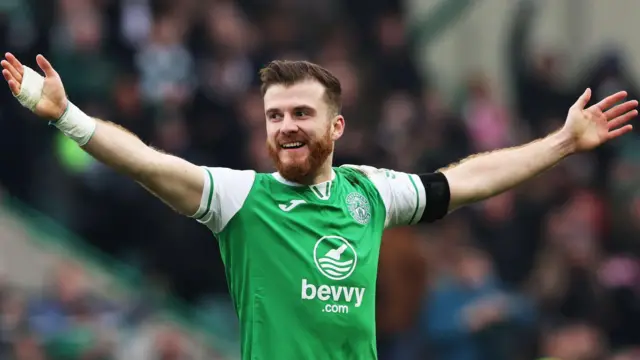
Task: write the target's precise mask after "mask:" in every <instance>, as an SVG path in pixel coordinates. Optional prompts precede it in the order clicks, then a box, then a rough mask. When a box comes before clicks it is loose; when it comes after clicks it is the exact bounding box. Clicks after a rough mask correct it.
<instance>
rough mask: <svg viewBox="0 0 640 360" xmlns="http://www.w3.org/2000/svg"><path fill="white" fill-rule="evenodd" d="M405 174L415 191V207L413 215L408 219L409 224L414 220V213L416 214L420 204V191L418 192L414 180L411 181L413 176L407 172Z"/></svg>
mask: <svg viewBox="0 0 640 360" xmlns="http://www.w3.org/2000/svg"><path fill="white" fill-rule="evenodd" d="M407 176H408V177H409V180H410V181H411V185H413V190H414V191H415V192H416V208H415V209H413V215H411V220H410V221H409V224H413V222H414V220H415V219H416V215H417V214H418V207H419V206H420V193H419V192H418V186H417V185H416V182H415V181H413V177H411V175H409V174H407Z"/></svg>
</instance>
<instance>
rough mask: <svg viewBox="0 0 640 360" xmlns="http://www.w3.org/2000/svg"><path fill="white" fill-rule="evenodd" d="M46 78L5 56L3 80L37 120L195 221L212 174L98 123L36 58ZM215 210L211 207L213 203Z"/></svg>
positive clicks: (123, 131)
mask: <svg viewBox="0 0 640 360" xmlns="http://www.w3.org/2000/svg"><path fill="white" fill-rule="evenodd" d="M36 61H37V62H38V65H39V66H40V68H41V69H42V71H43V72H44V74H45V77H42V76H41V75H40V74H38V73H36V72H35V71H33V70H31V69H30V68H28V67H26V66H23V65H22V64H21V63H20V62H19V61H18V59H16V58H15V56H13V55H11V54H7V55H6V60H3V61H2V63H1V64H2V68H3V70H2V75H3V76H4V78H5V79H6V80H7V82H8V84H9V88H10V89H11V92H12V93H13V94H14V96H15V97H16V98H17V99H18V100H19V101H20V103H21V104H22V105H23V106H25V107H27V108H28V109H29V110H31V111H32V112H34V113H35V114H36V115H38V116H40V117H42V118H45V119H48V120H52V119H53V120H54V125H55V126H56V127H57V128H58V129H60V130H61V131H62V132H63V133H64V134H65V135H66V136H68V137H69V138H71V139H73V140H74V141H76V142H77V143H78V145H80V146H82V148H83V149H84V150H85V151H86V152H88V153H89V154H91V155H92V156H93V157H94V158H96V159H97V160H98V161H100V162H102V163H104V164H106V165H107V166H109V167H111V168H113V169H115V170H116V171H119V172H120V173H123V174H125V175H127V176H129V177H131V178H133V179H134V180H136V181H137V182H138V183H140V184H142V186H144V187H145V188H146V189H147V190H149V191H150V192H151V193H153V194H154V195H155V196H157V197H159V198H160V199H162V200H163V201H164V202H165V203H167V204H168V205H169V206H171V207H172V208H174V209H175V210H176V211H178V212H180V213H182V214H184V215H187V216H196V215H198V213H201V212H203V211H204V210H203V209H201V207H202V206H201V205H202V204H201V203H202V202H205V205H204V206H205V207H206V205H207V204H206V201H205V200H202V199H203V195H205V193H207V191H206V189H205V186H207V183H209V185H211V184H213V182H212V181H209V182H208V180H207V177H208V176H210V172H209V171H206V170H204V168H201V167H198V166H196V165H193V164H191V163H189V162H187V161H185V160H182V159H180V158H177V157H175V156H172V155H168V154H164V153H162V152H160V151H157V150H155V149H153V148H151V147H149V146H147V145H145V144H144V143H143V142H142V141H141V140H140V139H138V137H136V136H135V135H133V134H132V133H130V132H128V131H127V130H125V129H123V128H122V127H119V126H118V125H115V124H113V123H109V122H106V121H102V120H98V119H93V118H91V117H89V116H87V115H86V114H84V113H83V112H82V111H80V110H79V109H78V108H77V107H76V106H75V105H73V104H71V103H70V102H69V101H68V100H67V97H66V93H65V91H64V87H63V85H62V80H61V79H60V76H59V75H58V73H57V72H56V71H55V70H54V69H53V67H52V66H51V64H50V63H49V62H48V61H47V60H46V59H45V58H44V57H43V56H42V55H38V57H37V58H36ZM209 205H210V204H209Z"/></svg>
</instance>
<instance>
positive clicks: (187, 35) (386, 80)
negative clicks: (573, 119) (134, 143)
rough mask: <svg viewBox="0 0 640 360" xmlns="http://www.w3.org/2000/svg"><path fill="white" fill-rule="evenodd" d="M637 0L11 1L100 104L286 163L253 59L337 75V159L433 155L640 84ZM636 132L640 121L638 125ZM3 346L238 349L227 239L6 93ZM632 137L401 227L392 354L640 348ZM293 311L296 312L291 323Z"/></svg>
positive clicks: (195, 353) (35, 47)
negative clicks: (429, 220)
mask: <svg viewBox="0 0 640 360" xmlns="http://www.w3.org/2000/svg"><path fill="white" fill-rule="evenodd" d="M639 13H640V2H637V1H631V0H609V1H599V0H564V1H557V0H537V1H532V0H529V1H527V0H524V1H522V0H521V1H515V0H476V1H471V0H405V1H400V0H395V1H394V0H368V1H365V0H321V1H320V0H181V1H170V0H164V1H163V0H50V1H45V0H0V49H2V50H9V51H12V52H14V53H15V54H16V55H17V56H18V58H20V59H22V60H23V62H25V63H26V64H28V65H31V66H33V65H34V59H35V55H36V54H38V53H42V54H45V55H46V56H48V57H49V59H50V60H51V61H52V63H53V65H54V67H56V69H57V70H58V72H59V73H60V75H61V76H62V78H63V81H64V84H65V87H66V89H67V92H68V94H69V97H70V98H71V99H72V101H74V103H76V104H77V105H79V106H80V107H81V108H82V109H84V110H85V111H86V112H87V113H89V114H91V115H93V116H96V117H101V118H105V119H109V120H111V121H114V122H116V123H118V124H121V125H122V126H124V127H126V128H128V129H130V130H131V131H133V132H135V133H136V134H137V135H138V136H140V137H141V138H142V139H143V140H144V141H145V142H147V143H149V144H151V145H153V146H155V147H158V148H160V149H163V150H165V151H167V152H170V153H173V154H177V155H179V156H182V157H184V158H186V159H188V160H190V161H192V162H194V163H197V164H206V165H209V166H221V167H233V168H237V169H246V168H251V169H256V170H260V171H271V170H272V167H271V164H270V163H269V159H268V157H267V156H266V151H264V141H265V133H264V118H263V114H262V99H261V96H260V93H259V90H258V78H257V71H258V70H259V69H260V67H261V66H262V65H264V64H265V63H267V62H268V61H269V60H271V59H276V58H286V59H307V60H312V61H314V62H318V63H320V64H322V65H323V66H326V67H327V68H329V69H330V70H331V71H333V72H334V73H335V74H336V75H337V76H338V77H339V78H340V80H341V81H342V85H343V90H344V115H345V117H346V119H347V128H348V130H347V132H346V134H345V136H344V138H343V139H342V140H341V141H340V142H339V144H338V145H337V156H336V162H337V163H338V164H343V163H352V164H367V165H372V166H378V167H385V168H393V169H396V170H401V171H411V172H426V171H433V170H436V169H437V168H439V167H441V166H444V165H447V164H448V163H450V162H453V161H456V160H458V159H460V158H462V157H465V156H466V155H468V154H470V153H475V152H481V151H488V150H492V149H496V148H501V147H505V146H511V145H516V144H520V143H523V142H526V141H530V140H532V139H534V138H536V137H539V136H543V135H545V134H547V133H548V132H550V131H553V130H555V129H557V128H558V127H559V126H560V125H561V124H562V122H563V120H564V117H565V114H566V111H567V108H568V107H569V106H570V105H571V104H572V103H573V102H574V100H575V99H576V98H577V96H578V95H579V94H580V93H582V91H584V89H585V87H587V86H590V87H591V88H592V89H593V90H594V94H595V97H597V98H601V97H603V96H605V95H608V94H610V93H613V92H614V91H617V90H622V89H624V90H627V91H629V92H630V94H631V96H634V97H635V96H638V94H639V93H638V89H637V81H638V79H640V47H638V46H637V34H638V33H639V32H640V25H639V24H638V22H637V19H636V17H637V14H639ZM636 129H640V126H637V127H636ZM0 202H1V203H2V206H0V359H2V360H4V359H8V360H40V359H52V360H62V359H65V360H67V359H69V360H75V359H84V360H109V359H166V360H169V359H176V360H182V359H220V360H232V359H236V358H237V355H238V353H239V345H238V331H237V321H236V319H235V315H234V312H233V307H232V305H231V304H230V302H229V298H228V294H227V287H226V282H225V276H224V269H223V266H222V264H221V261H220V256H219V253H218V247H217V244H216V241H215V239H214V238H213V237H212V236H211V235H210V234H209V233H208V231H207V230H206V229H205V228H204V227H203V226H200V225H198V224H197V223H196V222H195V221H193V220H190V219H187V218H183V217H180V216H179V215H177V214H175V213H174V212H173V211H171V210H169V209H168V208H166V207H164V206H163V205H162V203H161V202H160V201H158V200H156V199H154V198H153V197H152V196H151V195H149V194H147V193H146V192H144V191H143V190H142V189H141V188H140V187H138V186H137V185H136V184H135V183H133V182H132V181H130V180H128V179H126V178H123V177H121V176H119V175H117V174H115V173H114V172H112V171H110V170H109V169H107V168H105V167H104V166H102V165H101V164H99V163H96V162H95V161H93V160H92V159H91V158H89V157H88V156H86V155H85V154H84V153H82V152H81V151H80V150H78V148H77V147H76V146H75V145H74V144H73V143H70V142H69V141H68V140H66V139H65V138H63V137H61V135H60V134H59V133H57V132H56V131H54V129H52V128H51V127H49V126H46V124H44V123H43V122H42V121H39V120H37V119H35V118H34V116H33V115H31V114H30V113H29V112H28V111H26V110H25V109H23V108H21V107H20V106H19V104H18V103H17V101H15V100H13V99H12V96H11V94H10V92H9V90H8V89H2V90H0ZM639 235H640V140H639V139H638V136H637V133H633V134H632V135H628V136H626V137H624V138H623V139H619V140H616V141H615V142H613V143H611V144H608V145H607V146H605V147H603V148H602V149H599V150H598V151H596V152H594V153H591V154H585V155H580V156H576V157H573V158H571V159H569V160H568V161H565V162H564V163H562V164H561V165H559V166H557V167H555V168H554V169H552V170H551V171H550V172H548V173H546V174H545V175H544V176H540V177H538V178H536V179H534V180H532V181H530V182H529V183H527V184H526V185H525V186H521V187H519V188H518V189H516V190H514V191H511V192H508V193H505V194H503V195H501V196H498V197H496V198H493V199H491V200H489V201H486V202H483V203H481V204H477V205H476V206H472V207H470V208H467V209H463V210H460V211H458V212H456V213H454V214H453V215H451V216H449V217H448V218H446V219H445V220H443V221H441V222H439V223H437V224H434V225H429V226H425V227H415V228H398V229H394V230H391V231H389V232H387V233H386V235H385V239H384V241H383V246H382V254H381V259H380V272H379V278H378V314H377V324H378V340H379V352H380V359H381V360H413V359H416V360H417V359H434V360H484V359H491V360H513V359H516V360H517V359H535V358H537V357H541V356H552V357H557V358H560V359H563V360H600V359H603V360H605V359H606V360H636V359H640V262H639V258H638V256H639V255H640V246H639V241H638V239H639ZM292 331H293V329H292Z"/></svg>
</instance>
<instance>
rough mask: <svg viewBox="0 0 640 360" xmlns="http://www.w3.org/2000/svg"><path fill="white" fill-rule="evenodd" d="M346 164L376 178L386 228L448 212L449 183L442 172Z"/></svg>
mask: <svg viewBox="0 0 640 360" xmlns="http://www.w3.org/2000/svg"><path fill="white" fill-rule="evenodd" d="M344 166H347V167H351V168H355V169H357V170H359V171H361V172H362V173H364V174H365V175H366V176H367V177H368V178H369V179H370V180H371V182H373V184H374V186H375V187H376V189H377V190H378V193H379V194H380V197H381V198H382V201H383V202H384V205H385V208H386V211H387V214H386V221H385V227H387V228H389V227H394V226H402V225H414V224H417V223H420V222H432V221H435V220H437V219H440V218H442V217H443V216H444V215H446V213H447V209H448V206H449V187H448V183H447V180H446V178H445V177H444V175H442V174H440V173H433V174H425V175H418V174H408V173H404V172H399V171H393V170H388V169H378V168H374V167H371V166H362V165H360V166H357V165H344Z"/></svg>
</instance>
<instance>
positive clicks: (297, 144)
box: [282, 141, 304, 149]
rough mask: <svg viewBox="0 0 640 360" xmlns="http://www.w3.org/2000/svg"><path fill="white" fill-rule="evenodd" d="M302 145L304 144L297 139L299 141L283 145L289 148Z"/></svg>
mask: <svg viewBox="0 0 640 360" xmlns="http://www.w3.org/2000/svg"><path fill="white" fill-rule="evenodd" d="M302 145H304V144H303V143H301V142H299V141H297V142H292V143H286V144H283V145H282V147H283V148H285V149H287V148H296V147H301V146H302Z"/></svg>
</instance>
